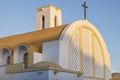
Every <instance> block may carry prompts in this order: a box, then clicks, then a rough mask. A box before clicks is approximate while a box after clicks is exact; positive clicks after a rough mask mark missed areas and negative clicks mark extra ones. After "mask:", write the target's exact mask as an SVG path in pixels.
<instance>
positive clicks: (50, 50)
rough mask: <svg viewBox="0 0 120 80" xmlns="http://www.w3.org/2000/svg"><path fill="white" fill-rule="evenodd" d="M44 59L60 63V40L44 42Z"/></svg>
mask: <svg viewBox="0 0 120 80" xmlns="http://www.w3.org/2000/svg"><path fill="white" fill-rule="evenodd" d="M42 54H43V61H50V62H53V63H56V64H58V63H59V41H52V42H47V43H43V52H42Z"/></svg>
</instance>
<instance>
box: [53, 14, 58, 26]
mask: <svg viewBox="0 0 120 80" xmlns="http://www.w3.org/2000/svg"><path fill="white" fill-rule="evenodd" d="M54 26H57V16H55V17H54Z"/></svg>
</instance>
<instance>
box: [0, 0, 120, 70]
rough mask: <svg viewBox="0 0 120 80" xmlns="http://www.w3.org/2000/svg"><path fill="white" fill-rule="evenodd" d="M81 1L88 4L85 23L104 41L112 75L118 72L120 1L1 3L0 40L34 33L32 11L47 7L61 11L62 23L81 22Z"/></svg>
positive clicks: (10, 0)
mask: <svg viewBox="0 0 120 80" xmlns="http://www.w3.org/2000/svg"><path fill="white" fill-rule="evenodd" d="M84 1H86V2H87V5H88V9H87V20H88V21H90V22H91V23H93V24H94V25H95V26H96V27H97V29H98V30H99V31H100V32H101V34H102V35H103V38H104V40H105V42H106V45H107V48H108V50H109V53H110V55H111V65H112V72H120V47H119V45H120V5H119V3H120V0H1V1H0V37H5V36H10V35H15V34H20V33H25V32H30V31H34V30H35V14H36V11H35V9H36V8H38V7H42V6H46V5H49V4H52V5H55V6H57V7H59V8H61V9H62V16H63V24H66V23H71V22H73V21H76V20H82V19H83V8H82V6H81V5H82V3H83V2H84Z"/></svg>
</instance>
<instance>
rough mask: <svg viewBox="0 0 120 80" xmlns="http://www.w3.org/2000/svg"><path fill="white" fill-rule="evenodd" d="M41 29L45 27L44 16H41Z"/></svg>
mask: <svg viewBox="0 0 120 80" xmlns="http://www.w3.org/2000/svg"><path fill="white" fill-rule="evenodd" d="M42 29H45V17H44V16H42Z"/></svg>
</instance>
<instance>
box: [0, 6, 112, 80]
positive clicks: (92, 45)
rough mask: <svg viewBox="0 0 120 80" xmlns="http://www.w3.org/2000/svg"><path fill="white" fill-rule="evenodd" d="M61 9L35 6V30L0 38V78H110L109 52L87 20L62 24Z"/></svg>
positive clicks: (7, 79)
mask: <svg viewBox="0 0 120 80" xmlns="http://www.w3.org/2000/svg"><path fill="white" fill-rule="evenodd" d="M61 16H62V14H61V9H59V8H57V7H55V6H52V5H48V6H44V7H42V8H37V9H36V31H33V32H28V33H24V34H19V35H14V36H9V37H4V38H0V80H109V79H111V67H110V54H109V52H108V50H107V47H106V45H105V42H104V40H103V38H102V35H101V34H100V32H99V31H98V30H97V29H96V27H95V26H94V25H93V24H91V23H90V22H89V21H87V20H78V21H74V22H72V23H70V24H65V25H62V17H61Z"/></svg>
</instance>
